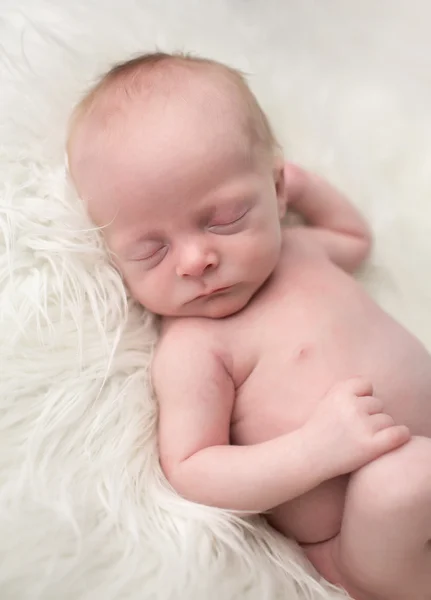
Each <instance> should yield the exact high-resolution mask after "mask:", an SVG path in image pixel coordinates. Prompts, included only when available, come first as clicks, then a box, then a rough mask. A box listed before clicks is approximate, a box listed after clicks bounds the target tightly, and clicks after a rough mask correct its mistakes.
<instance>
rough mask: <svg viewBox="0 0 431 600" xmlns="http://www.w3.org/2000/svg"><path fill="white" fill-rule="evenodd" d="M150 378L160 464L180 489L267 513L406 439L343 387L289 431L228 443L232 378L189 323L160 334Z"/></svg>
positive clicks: (229, 506)
mask: <svg viewBox="0 0 431 600" xmlns="http://www.w3.org/2000/svg"><path fill="white" fill-rule="evenodd" d="M153 383H154V387H155V391H156V394H157V396H158V400H159V405H160V416H159V448H160V461H161V466H162V468H163V471H164V473H165V475H166V477H167V478H168V480H169V481H170V483H171V484H172V486H173V487H174V488H175V489H176V490H177V491H178V492H179V493H180V494H181V495H183V496H184V497H186V498H188V499H189V500H192V501H195V502H198V503H202V504H207V505H212V506H218V507H220V508H227V509H232V510H245V511H253V512H263V511H266V510H268V509H271V508H273V507H274V506H277V505H279V504H281V503H283V502H286V501H288V500H290V499H292V498H295V497H297V496H300V495H301V494H303V493H305V492H306V491H309V490H311V489H312V488H314V487H316V486H317V485H319V484H320V483H322V482H323V481H325V480H327V479H330V478H332V477H335V476H337V475H340V474H343V473H347V472H350V471H352V470H354V469H356V468H358V467H359V466H362V465H363V464H365V463H366V462H368V461H369V460H372V459H374V458H376V457H377V456H378V455H380V454H382V453H384V452H387V451H388V450H389V449H392V448H393V447H394V446H396V445H399V444H400V443H403V441H405V440H403V441H402V442H400V441H397V440H398V438H397V435H398V437H399V433H398V434H397V430H396V428H395V430H394V431H392V433H391V431H390V430H391V428H392V427H391V426H389V425H388V424H387V423H386V425H385V426H386V427H389V429H388V431H387V432H386V433H384V432H380V434H379V433H376V431H375V430H374V429H372V424H371V421H372V419H373V418H374V417H370V415H369V414H368V413H367V406H368V405H369V404H370V402H371V401H369V402H368V404H367V401H366V400H365V399H364V398H361V399H360V402H359V403H358V402H357V400H358V398H356V396H355V395H354V392H352V390H350V388H348V389H347V388H346V390H344V389H341V394H340V393H338V395H337V394H335V395H334V394H332V396H330V397H328V398H329V400H328V401H327V403H326V404H324V406H323V408H322V410H321V411H320V412H318V414H317V417H316V419H310V420H309V421H308V422H307V424H306V425H304V427H302V428H300V429H297V430H296V431H293V432H292V433H288V434H285V435H282V436H279V437H277V438H275V439H272V440H269V441H267V442H263V443H259V444H255V445H251V446H231V445H229V444H230V421H231V415H232V410H233V405H234V400H235V387H234V383H233V381H232V378H231V376H230V374H229V372H228V370H227V368H226V365H225V363H224V360H223V358H222V354H221V352H220V351H218V350H217V349H215V348H214V347H212V346H211V343H210V342H209V341H208V334H207V333H205V332H202V331H199V330H193V329H192V328H189V327H188V326H187V327H186V331H177V332H175V333H173V335H169V337H167V338H165V339H162V341H161V343H160V345H159V348H158V351H157V353H156V356H155V359H154V363H153ZM360 385H362V386H363V384H360ZM367 389H368V387H367ZM346 396H347V397H346ZM262 401H263V402H264V401H265V399H264V398H262ZM373 402H374V400H373ZM325 406H326V408H325ZM373 406H374V404H373ZM343 407H344V408H343ZM379 429H380V427H379ZM392 429H394V428H392ZM379 436H381V437H379ZM343 446H345V448H344V450H345V452H343Z"/></svg>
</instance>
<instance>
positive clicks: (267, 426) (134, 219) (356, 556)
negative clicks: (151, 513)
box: [70, 103, 431, 600]
mask: <svg viewBox="0 0 431 600" xmlns="http://www.w3.org/2000/svg"><path fill="white" fill-rule="evenodd" d="M208 110H209V109H208ZM205 114H206V119H205V123H203V122H201V120H200V118H199V116H198V115H199V113H196V111H195V112H194V111H193V108H192V107H190V103H185V104H184V105H182V104H181V105H179V106H174V109H173V110H172V114H170V112H169V109H166V107H164V112H163V119H161V120H157V118H153V119H152V121H151V122H149V123H145V122H144V121H145V119H144V118H143V117H141V121H140V123H141V125H140V126H141V127H142V135H141V134H140V128H139V127H138V126H137V121H136V119H133V111H132V114H131V119H130V125H128V123H127V122H126V123H125V125H124V127H123V129H122V144H121V145H119V146H114V147H112V148H111V150H109V149H106V151H105V153H104V155H103V164H102V165H100V164H98V163H97V162H95V163H94V165H92V171H91V172H90V171H89V170H88V164H89V160H87V161H86V163H85V169H87V170H85V169H84V170H83V167H81V171H80V166H79V161H77V160H76V159H75V160H74V159H73V156H72V158H71V160H70V163H71V169H72V171H73V173H72V174H73V177H74V181H75V184H76V185H77V187H78V189H79V190H80V192H81V195H82V196H83V197H84V198H87V199H88V202H89V208H90V212H91V211H92V213H93V216H94V218H95V220H96V221H97V222H98V224H101V225H102V224H103V225H106V224H109V225H108V226H107V227H106V229H105V230H104V235H105V236H106V241H107V243H108V245H109V246H110V248H111V250H112V252H113V253H114V255H115V260H116V263H117V265H118V267H119V269H120V270H121V272H122V273H123V276H124V279H125V282H126V284H127V285H128V286H129V288H130V290H131V293H132V294H133V295H134V296H135V298H136V299H137V300H138V301H139V302H141V303H142V304H143V305H144V306H146V307H148V308H150V309H151V310H153V311H154V312H158V313H159V314H160V315H161V316H162V329H161V338H160V342H159V345H158V348H157V352H156V356H155V360H154V364H153V381H154V386H155V389H156V393H157V396H158V399H159V403H160V424H159V445H160V459H161V464H162V467H163V469H164V472H165V474H166V476H167V478H168V479H169V481H170V482H171V483H172V485H173V486H174V487H175V488H176V489H177V490H178V492H179V493H180V494H182V495H183V496H185V497H187V498H189V499H191V500H193V501H196V502H201V503H205V504H210V505H215V506H220V507H225V508H230V509H240V510H247V511H253V512H267V514H268V519H269V522H270V523H272V524H273V525H274V527H276V528H277V529H279V530H280V531H282V532H283V533H285V534H286V535H289V536H293V537H294V538H295V539H296V540H297V541H298V542H299V543H300V544H302V545H303V547H304V550H305V551H306V553H307V555H308V556H309V558H310V560H311V562H312V563H313V564H314V565H315V566H316V568H317V569H318V570H319V571H320V572H321V573H322V574H323V575H324V576H325V577H326V578H327V579H328V580H329V581H332V582H333V583H336V584H340V585H342V586H343V587H345V588H346V589H347V590H348V591H349V592H350V593H351V594H352V595H353V597H355V598H356V600H396V599H398V600H430V599H431V544H430V540H431V485H430V483H429V481H428V479H430V478H429V477H428V476H427V475H428V473H429V469H430V465H431V440H430V437H431V358H430V356H429V354H428V353H427V351H426V350H425V348H424V347H423V346H422V345H421V343H420V342H419V341H418V340H417V339H416V338H414V337H413V336H412V335H411V334H410V333H409V332H407V331H406V330H405V329H404V328H403V327H401V326H400V325H399V324H398V323H396V322H395V321H394V320H393V319H392V318H390V317H389V316H388V315H387V314H386V313H385V312H384V311H383V310H381V309H380V308H379V307H378V306H377V305H376V304H375V303H374V302H373V301H372V300H371V299H370V298H369V297H368V295H367V294H366V293H365V292H364V290H363V289H362V288H361V286H360V285H359V284H358V283H357V282H356V281H355V280H354V279H353V278H352V277H351V274H350V273H352V272H353V271H354V270H355V269H356V268H357V267H358V266H359V265H360V264H361V262H362V261H363V260H364V258H365V257H366V256H367V254H368V251H369V247H370V235H369V230H368V227H367V225H366V223H365V222H364V220H363V218H362V217H361V216H360V215H359V213H358V211H357V210H356V209H355V208H354V207H353V206H352V205H351V204H350V203H349V202H348V201H347V199H346V198H345V197H344V196H343V195H342V194H340V193H339V192H338V191H337V190H335V189H334V188H333V187H331V186H330V185H329V184H327V183H326V182H324V181H323V180H321V179H319V178H317V177H315V176H312V175H310V174H307V173H306V172H304V171H303V170H302V169H299V168H297V167H293V166H292V165H286V166H284V165H283V163H280V161H279V160H278V159H277V160H275V159H274V161H273V162H271V161H269V162H268V161H267V162H265V161H264V162H258V161H257V159H250V154H251V153H250V151H249V149H246V148H244V145H243V142H239V141H238V138H237V137H235V135H234V132H233V130H232V126H231V123H229V126H227V124H226V123H224V124H223V119H220V118H218V119H214V120H213V121H211V119H208V112H207V113H205ZM153 116H154V115H153ZM218 117H220V115H218ZM154 123H156V124H157V129H154V128H153V129H151V128H152V127H153V124H154ZM161 123H162V124H164V125H165V127H163V125H161ZM178 123H181V132H180V133H181V135H180V134H179V133H178V132H177V131H176V129H175V128H176V127H178ZM212 123H213V124H212ZM220 124H221V125H220ZM128 127H130V128H129V129H128ZM219 127H220V129H217V128H219ZM214 128H216V131H215V130H214ZM160 129H161V130H162V131H160ZM149 137H150V139H151V140H152V141H153V144H152V146H151V152H150V151H149V150H148V149H147V147H146V146H145V144H144V140H147V139H149ZM215 138H217V140H218V143H217V144H214V143H213V140H214V139H215ZM124 140H128V143H127V144H126V143H125V142H124ZM179 150H180V151H179ZM97 160H99V162H100V161H102V158H101V154H100V153H99V154H98V159H97ZM98 168H99V169H100V170H99V171H98V170H97V169H98ZM101 173H103V174H104V175H103V177H102V176H101ZM116 190H117V191H118V190H121V191H122V195H121V199H120V198H119V196H118V195H117V196H116V195H115V194H116ZM102 199H103V200H102ZM155 199H156V200H157V201H155ZM286 205H290V206H291V208H292V209H293V210H295V211H296V212H298V213H299V214H301V215H302V216H303V217H305V219H306V221H307V226H298V227H294V228H288V229H285V230H283V228H282V226H281V224H280V219H281V218H282V217H283V215H284V211H285V208H286ZM114 217H115V218H114ZM411 435H413V436H415V437H413V438H411ZM394 531H396V535H394Z"/></svg>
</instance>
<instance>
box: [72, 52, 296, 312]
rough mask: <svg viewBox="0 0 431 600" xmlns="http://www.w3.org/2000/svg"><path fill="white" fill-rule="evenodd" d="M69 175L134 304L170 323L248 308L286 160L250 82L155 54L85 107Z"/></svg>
mask: <svg viewBox="0 0 431 600" xmlns="http://www.w3.org/2000/svg"><path fill="white" fill-rule="evenodd" d="M67 152H68V162H69V170H70V174H71V177H72V180H73V182H74V185H75V187H76V189H77V191H78V193H79V195H80V196H81V198H82V199H83V200H84V201H85V203H86V205H87V207H88V211H89V214H90V216H91V218H92V219H93V220H94V222H95V223H96V224H97V225H98V226H100V227H102V228H103V235H104V236H105V239H106V243H107V246H108V248H109V249H110V251H111V253H112V257H113V260H114V261H115V264H116V265H117V267H118V269H119V270H120V272H121V274H122V275H123V277H124V281H125V283H126V285H127V286H128V288H129V290H130V293H131V294H132V296H133V297H134V298H135V299H136V300H138V301H139V302H140V303H141V304H142V305H143V306H145V307H146V308H148V309H149V310H151V311H153V312H154V313H156V314H159V315H165V316H203V317H211V318H219V317H224V316H227V315H230V314H233V313H235V312H237V311H238V310H241V309H242V308H243V307H244V306H245V305H246V304H247V303H248V301H249V300H250V298H251V297H252V296H253V295H254V293H255V292H256V291H257V290H258V289H259V288H260V287H261V285H262V284H263V283H264V282H265V281H266V279H267V278H268V277H269V276H270V274H271V273H272V271H273V270H274V268H275V266H276V264H277V262H278V258H279V254H280V247H281V228H280V218H281V217H282V216H283V214H284V210H285V190H284V178H283V162H282V157H281V155H280V151H279V147H278V145H277V143H276V140H275V139H274V136H273V134H272V132H271V128H270V126H269V123H268V121H267V119H266V117H265V115H264V113H263V112H262V110H261V109H260V107H259V105H258V103H257V101H256V99H255V98H254V96H253V94H252V93H251V91H250V90H249V88H248V86H247V84H246V83H245V81H244V79H243V78H242V76H241V75H240V74H239V73H238V72H237V71H235V70H233V69H231V68H229V67H226V66H224V65H222V64H219V63H217V62H213V61H210V60H204V59H198V58H191V57H188V56H183V55H167V54H151V55H145V56H142V57H139V58H136V59H133V60H131V61H128V62H127V63H123V64H121V65H118V66H117V67H114V68H113V69H112V70H111V71H110V72H109V73H108V74H107V75H105V76H104V77H103V78H102V80H101V81H100V82H99V83H98V84H97V85H96V86H95V87H94V88H93V89H92V90H91V91H90V93H89V94H88V95H87V96H86V97H85V98H84V100H83V101H82V102H81V103H80V104H79V105H78V106H77V108H76V110H75V111H74V113H73V115H72V119H71V125H70V135H69V139H68V145H67Z"/></svg>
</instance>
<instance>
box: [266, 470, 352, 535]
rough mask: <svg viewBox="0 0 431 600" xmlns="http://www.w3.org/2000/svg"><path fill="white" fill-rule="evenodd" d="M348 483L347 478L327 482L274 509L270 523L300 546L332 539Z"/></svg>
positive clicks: (335, 532)
mask: <svg viewBox="0 0 431 600" xmlns="http://www.w3.org/2000/svg"><path fill="white" fill-rule="evenodd" d="M348 481H349V477H348V476H347V475H346V476H343V477H336V478H334V479H330V480H329V481H325V482H324V483H322V484H321V485H319V486H318V487H316V488H314V489H312V490H310V491H309V492H307V493H306V494H303V495H302V496H299V497H298V498H295V499H294V500H291V501H290V502H285V503H284V504H281V505H280V506H277V507H276V508H274V509H273V510H272V511H271V513H270V514H269V515H268V516H267V518H268V521H269V523H270V524H271V525H272V526H273V527H275V528H276V529H278V530H279V531H280V532H281V533H284V534H285V535H287V536H289V537H293V538H294V539H295V540H296V541H297V542H299V543H302V544H314V543H317V542H322V541H324V540H327V539H329V538H331V537H334V536H335V535H337V533H338V532H339V531H340V527H341V520H342V517H343V510H344V501H345V495H346V488H347V484H348Z"/></svg>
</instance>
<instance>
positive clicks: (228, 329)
mask: <svg viewBox="0 0 431 600" xmlns="http://www.w3.org/2000/svg"><path fill="white" fill-rule="evenodd" d="M211 328H213V332H212V334H213V335H216V336H218V337H219V341H220V344H221V345H222V347H223V349H224V353H225V354H226V360H227V365H228V368H229V369H230V371H231V374H232V376H233V379H234V382H235V385H236V390H237V394H236V402H235V405H234V409H233V413H232V419H231V440H232V443H234V444H252V443H257V442H260V441H263V440H265V439H270V438H273V437H275V436H277V435H279V434H281V433H284V432H287V431H290V430H293V429H296V428H298V427H300V426H301V425H302V424H303V423H304V422H305V421H306V420H307V419H308V418H309V416H310V414H311V413H312V411H313V409H314V407H315V405H316V403H317V402H318V401H319V400H320V398H321V397H322V396H323V394H324V393H325V392H326V391H327V390H328V389H329V388H330V387H331V386H332V385H333V384H334V383H336V382H337V381H340V380H343V379H347V378H350V377H355V376H363V377H366V378H367V379H369V380H370V381H371V382H372V383H373V385H374V389H375V394H376V395H377V396H379V397H380V398H382V399H383V400H384V402H385V409H386V410H387V412H388V413H390V414H392V416H393V417H394V418H395V420H396V421H398V422H400V423H405V424H407V425H408V426H409V427H410V428H411V430H412V433H414V434H416V435H428V436H429V435H431V357H430V355H429V354H428V353H427V351H426V350H425V348H424V347H423V346H422V344H420V342H419V341H418V340H417V339H416V338H415V337H413V336H412V335H411V334H410V333H409V332H407V331H406V330H405V329H404V328H403V327H401V326H400V325H399V324H398V323H396V322H395V321H394V320H393V319H392V318H391V317H389V316H388V315H387V314H386V313H384V311H382V310H381V309H380V308H379V307H378V306H377V305H376V304H375V303H374V302H373V301H372V300H371V299H370V298H369V297H368V296H367V294H366V293H365V292H364V291H363V290H362V288H361V287H360V285H359V284H357V283H356V282H355V281H354V279H353V278H352V277H351V276H349V275H347V274H345V273H343V272H342V271H341V270H339V269H338V268H337V267H335V266H333V265H332V264H331V263H329V261H327V260H326V259H325V258H323V257H322V258H320V257H318V256H314V255H310V254H309V253H308V252H307V251H306V250H304V249H303V248H302V247H301V246H300V245H297V244H296V243H295V241H294V240H293V241H292V242H291V243H289V244H288V248H287V249H286V250H285V251H284V254H283V257H282V259H281V261H280V265H279V268H278V270H277V271H276V273H275V274H274V275H273V277H272V279H271V280H270V281H269V282H268V284H267V285H266V286H265V287H264V288H263V289H262V290H261V291H260V292H259V294H257V295H256V297H255V298H254V299H253V300H252V302H251V303H250V304H249V306H247V307H246V308H245V309H244V310H243V311H241V312H240V313H239V314H238V315H235V316H232V317H229V318H227V319H224V320H221V321H213V322H211V324H210V329H211Z"/></svg>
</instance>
